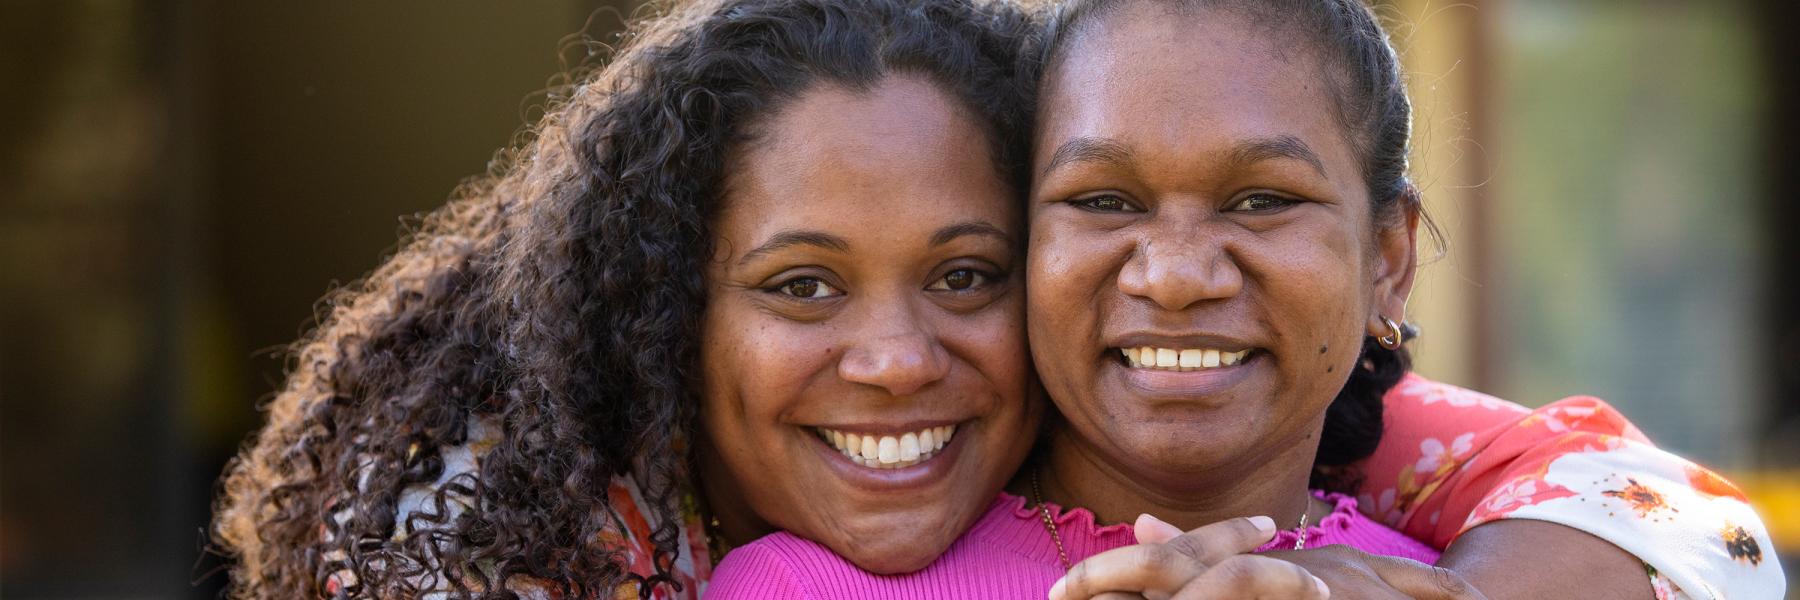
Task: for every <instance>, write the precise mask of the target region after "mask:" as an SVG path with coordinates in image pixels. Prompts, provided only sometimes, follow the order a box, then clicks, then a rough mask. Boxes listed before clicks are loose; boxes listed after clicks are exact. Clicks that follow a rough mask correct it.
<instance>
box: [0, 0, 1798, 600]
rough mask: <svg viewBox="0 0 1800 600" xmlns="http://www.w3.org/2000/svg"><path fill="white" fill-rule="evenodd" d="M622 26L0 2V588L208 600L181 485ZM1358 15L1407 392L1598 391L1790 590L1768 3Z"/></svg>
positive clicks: (1787, 396) (1785, 61)
mask: <svg viewBox="0 0 1800 600" xmlns="http://www.w3.org/2000/svg"><path fill="white" fill-rule="evenodd" d="M633 4H634V3H633V2H628V1H623V2H611V1H602V0H535V1H533V2H529V3H505V4H502V3H496V2H475V1H471V0H405V1H388V2H379V3H363V2H349V1H344V0H333V1H328V2H309V3H296V2H227V1H223V0H4V1H3V2H0V596H4V597H6V598H211V597H214V596H216V595H217V593H218V590H219V586H220V585H221V584H222V583H223V576H222V575H220V574H217V573H214V572H212V571H213V570H214V569H215V568H216V567H217V566H218V565H219V561H218V560H216V559H214V558H209V557H207V556H205V554H204V552H203V548H204V545H205V539H206V538H205V533H204V528H205V527H206V523H207V519H208V515H209V512H210V503H211V499H212V496H213V494H214V491H215V484H214V480H215V479H216V477H217V476H218V474H219V472H220V469H221V468H222V467H223V465H224V462H225V461H226V460H227V459H228V458H229V457H230V456H231V455H232V454H233V453H234V451H235V450H236V448H238V446H239V445H240V444H242V443H243V442H244V441H245V439H246V436H247V435H249V434H250V432H251V431H252V430H253V429H254V428H255V427H256V426H257V425H258V424H259V421H260V419H261V416H260V414H259V413H258V412H257V410H256V407H257V406H258V403H259V402H260V401H261V400H263V399H265V398H267V397H268V396H269V395H270V393H271V392H272V391H273V390H274V389H275V388H276V387H277V386H278V385H279V382H280V380H281V378H282V373H283V364H284V363H283V354H282V350H283V348H284V347H285V345H286V344H288V343H289V342H291V341H292V340H293V339H295V338H296V337H298V336H299V335H300V333H301V332H302V331H304V330H305V329H306V328H307V327H308V326H309V325H310V324H312V323H313V322H314V321H313V319H314V315H315V308H316V307H315V301H316V300H317V299H318V298H319V297H320V296H321V295H322V294H323V293H325V292H326V291H327V290H329V289H331V288H332V287H333V286H334V285H338V284H340V283H343V282H348V281H351V280H353V279H355V278H357V277H359V276H361V275H362V274H363V273H365V272H367V271H368V270H369V269H371V268H373V267H374V266H375V265H376V264H377V262H378V260H379V258H380V257H381V256H382V255H383V254H384V253H385V252H387V251H390V250H391V249H393V247H394V245H395V242H396V241H397V239H398V235H399V234H400V233H401V231H402V230H403V222H402V218H403V217H408V216H412V215H418V214H420V213H422V212H425V211H429V210H431V209H432V208H433V207H435V206H437V205H439V204H441V203H442V202H443V201H444V200H445V199H446V198H447V196H448V194H449V193H450V191H451V190H452V189H453V188H454V187H455V186H456V185H457V183H458V182H459V181H460V180H462V179H463V178H466V177H469V176H473V175H478V174H481V173H483V172H484V171H485V170H486V168H487V163H488V161H489V159H490V158H492V156H493V154H494V152H495V151H496V150H498V149H500V148H503V147H505V146H507V145H508V144H509V143H511V142H512V141H513V140H514V137H515V136H516V135H517V134H518V132H519V131H520V130H521V129H522V128H523V127H525V126H526V125H527V124H528V123H530V122H531V121H532V120H534V119H535V118H536V116H537V115H538V114H539V113H540V112H541V110H540V109H541V105H542V102H543V99H544V94H543V90H545V89H546V88H547V87H549V86H551V85H554V84H556V83H557V82H558V79H557V77H558V76H559V75H560V74H561V73H563V72H564V71H565V69H566V67H567V66H569V65H573V64H575V63H576V62H579V61H581V60H583V59H584V56H581V54H582V53H583V52H584V49H583V48H582V47H581V46H579V45H575V44H572V43H571V40H572V39H574V38H571V37H570V36H571V35H572V34H577V33H582V32H585V34H586V35H588V36H591V37H593V38H595V39H600V40H609V39H611V38H610V33H611V32H613V31H614V30H616V28H617V26H618V24H619V22H620V16H619V15H621V14H625V13H629V11H630V10H632V8H633V7H632V5H633ZM1381 10H1382V12H1383V13H1384V14H1385V15H1386V16H1388V17H1389V18H1390V20H1391V22H1392V29H1393V31H1394V34H1395V36H1396V38H1397V39H1398V40H1399V41H1400V42H1401V45H1402V47H1403V52H1404V53H1405V57H1406V61H1407V62H1408V65H1409V68H1410V69H1411V71H1412V75H1413V88H1414V95H1415V101H1416V102H1417V103H1418V105H1419V109H1418V118H1417V126H1418V130H1419V136H1418V141H1419V143H1418V156H1417V159H1416V161H1415V167H1416V169H1417V175H1418V177H1419V179H1420V181H1421V183H1423V184H1424V189H1425V192H1426V196H1427V198H1428V205H1429V206H1430V208H1431V210H1432V211H1434V214H1435V216H1436V217H1437V219H1438V221H1439V223H1440V224H1441V225H1442V226H1443V229H1444V230H1445V232H1446V233H1447V238H1448V242H1449V245H1448V250H1447V252H1446V253H1445V254H1444V255H1443V256H1442V257H1440V258H1438V259H1436V260H1435V261H1434V262H1432V263H1431V264H1430V265H1429V266H1428V267H1427V268H1426V270H1425V271H1424V275H1423V277H1422V280H1421V282H1420V287H1419V289H1418V291H1417V293H1415V295H1414V297H1413V302H1412V305H1411V307H1410V310H1411V316H1412V318H1413V319H1414V320H1415V321H1416V322H1418V323H1420V324H1421V325H1422V326H1423V327H1424V330H1425V337H1424V338H1423V339H1421V340H1420V341H1419V346H1420V348H1419V354H1420V355H1421V357H1422V358H1421V364H1420V370H1422V371H1423V372H1425V373H1426V374H1427V375H1429V376H1433V377H1436V378H1439V379H1443V380H1447V381H1450V382H1454V383H1458V384H1463V385H1467V386H1471V387H1475V388H1479V389H1482V390H1485V391H1489V392H1493V393H1496V394H1498V395H1500V396H1503V397H1506V398H1509V399H1512V400H1516V401H1519V402H1522V403H1525V404H1528V405H1540V404H1543V403H1546V402H1550V401H1554V400H1556V399H1558V398H1561V397H1563V396H1567V395H1572V394H1592V395H1597V396H1600V397H1603V398H1606V399H1608V400H1609V401H1611V402H1613V403H1614V404H1615V405H1617V406H1618V407H1619V408H1621V409H1622V410H1624V411H1625V413H1626V414H1628V415H1630V416H1631V417H1632V418H1633V419H1634V420H1635V421H1636V422H1637V423H1638V424H1639V425H1640V426H1641V427H1642V428H1643V429H1644V431H1645V432H1646V433H1648V434H1649V435H1650V437H1651V438H1652V439H1654V440H1656V441H1657V442H1658V443H1660V444H1661V445H1664V446H1666V447H1668V448H1671V449H1673V450H1675V451H1676V452H1679V453H1682V454H1685V455H1688V456H1691V457H1693V458H1695V459H1696V460H1698V461H1700V462H1702V463H1704V464H1707V465H1709V466H1712V467H1714V468H1717V469H1719V470H1721V471H1723V472H1725V473H1727V474H1729V475H1730V476H1731V477H1732V478H1734V479H1735V480H1736V481H1738V482H1739V483H1742V484H1744V486H1745V487H1746V488H1747V491H1749V492H1750V493H1751V494H1752V496H1753V498H1754V501H1755V502H1756V503H1757V504H1758V506H1759V509H1760V510H1761V511H1762V514H1763V515H1764V517H1765V518H1766V519H1767V520H1768V522H1769V524H1770V526H1771V527H1772V528H1773V529H1774V532H1773V533H1774V537H1775V539H1776V542H1777V544H1778V545H1781V548H1779V549H1778V550H1779V552H1780V554H1781V555H1782V556H1783V557H1784V558H1785V560H1786V562H1787V571H1788V573H1790V576H1793V575H1794V574H1795V573H1796V571H1800V564H1797V563H1796V562H1795V561H1796V559H1800V203H1797V202H1796V201H1795V200H1796V190H1795V189H1794V188H1795V185H1794V184H1790V183H1789V182H1788V180H1787V177H1790V176H1791V175H1789V173H1790V172H1789V171H1788V170H1787V168H1788V165H1786V164H1785V163H1786V161H1787V160H1789V159H1790V156H1791V152H1790V151H1789V148H1788V145H1789V140H1791V139H1795V138H1796V137H1800V113H1796V112H1795V111H1794V110H1793V109H1792V108H1790V107H1792V106H1796V105H1797V103H1800V35H1796V34H1800V25H1796V24H1800V9H1797V8H1794V7H1791V6H1790V5H1789V3H1787V2H1782V1H1779V0H1723V1H1720V0H1715V1H1698V0H1691V1H1682V0H1618V1H1602V0H1500V1H1480V0H1477V1H1474V2H1469V3H1454V4H1452V3H1446V2H1431V1H1427V0H1391V1H1387V2H1383V3H1381Z"/></svg>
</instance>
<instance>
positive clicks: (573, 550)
mask: <svg viewBox="0 0 1800 600" xmlns="http://www.w3.org/2000/svg"><path fill="white" fill-rule="evenodd" d="M1033 27H1034V25H1033V24H1032V23H1031V22H1030V18H1029V17H1028V15H1026V14H1024V13H1023V12H1022V11H1021V10H1020V9H1018V8H1016V7H1014V6H1010V5H1008V4H1006V3H999V2H996V3H992V4H986V3H977V2H970V1H967V0H914V1H908V0H859V1H858V2H853V3H840V2H832V1H830V0H724V1H717V2H708V3H704V4H699V5H689V6H685V7H680V8H677V9H674V10H667V11H664V12H663V14H660V15H653V16H651V17H649V18H646V19H643V20H641V21H639V22H637V23H636V24H635V26H633V27H632V28H631V30H630V32H629V33H628V34H627V36H626V38H625V44H624V46H623V48H624V49H623V50H621V51H620V52H618V53H617V54H616V55H615V56H614V57H613V59H612V60H611V62H610V64H606V65H604V66H602V67H599V68H595V69H593V70H592V71H590V72H589V74H587V75H585V76H583V77H582V78H581V81H579V82H578V83H577V84H575V85H573V86H570V88H569V90H568V92H567V93H566V94H564V95H563V98H562V99H561V100H559V101H558V102H556V103H555V105H554V106H553V108H552V109H551V110H550V111H549V112H548V113H547V115H546V116H545V117H544V118H543V120H542V121H541V122H540V123H539V124H538V125H537V126H536V127H534V128H533V130H532V131H531V134H532V135H531V136H530V137H529V139H528V141H526V142H524V144H523V145H522V146H521V147H520V148H519V149H518V150H517V151H515V152H511V153H508V154H504V155H503V159H502V160H499V161H496V165H497V166H496V167H495V168H494V169H493V170H492V172H491V173H490V174H489V175H488V176H487V177H485V178H482V179H479V180H476V181H475V182H472V183H469V184H466V185H465V186H464V187H463V188H461V189H459V190H458V191H457V193H456V194H455V195H454V197H453V199H452V200H451V201H450V202H449V204H448V205H446V206H445V207H443V208H441V209H439V210H437V211H436V212H435V213H433V214H431V215H430V216H428V217H427V218H425V219H424V220H423V222H422V223H421V226H420V227H419V228H418V229H417V231H416V232H415V233H413V234H412V235H410V236H409V238H408V240H407V241H406V242H405V243H404V244H403V245H402V246H401V248H400V250H398V251H397V252H396V253H395V254H394V255H393V256H392V257H390V258H389V259H388V260H387V261H386V262H385V263H384V264H382V265H381V266H380V267H379V268H377V269H376V270H375V271H374V272H373V273H371V274H370V275H369V276H368V277H366V278H365V279H363V280H361V281H360V282H358V283H356V284H354V285H351V286H349V287H346V288H344V289H342V290H339V291H337V292H335V293H334V294H332V295H331V296H329V297H328V298H327V299H326V301H325V302H326V304H325V306H326V307H327V308H328V312H327V313H326V314H325V315H324V316H323V319H322V321H321V323H320V325H319V326H318V327H317V328H316V329H315V330H313V331H312V332H311V333H310V334H308V335H307V336H306V337H305V338H303V339H302V340H300V341H299V342H297V343H296V344H295V346H294V347H293V350H292V353H291V363H290V366H289V376H288V379H287V381H286V383H285V386H284V387H283V388H282V389H281V390H280V392H279V393H278V394H277V395H276V396H275V397H274V399H273V400H272V401H271V402H269V403H268V405H267V407H266V410H267V412H268V423H267V425H266V426H265V427H264V428H263V430H262V431H261V432H260V434H259V435H257V437H256V438H255V441H254V443H252V444H250V445H249V446H247V447H246V448H245V450H244V451H243V452H242V453H241V454H240V455H239V457H238V458H237V459H236V460H234V461H233V462H232V464H231V465H230V466H229V467H227V470H226V473H225V477H224V479H223V495H222V498H221V499H220V501H219V504H218V506H217V511H216V522H215V524H214V531H215V538H216V542H217V544H218V546H219V547H220V549H221V550H222V551H223V552H224V553H226V554H227V555H229V556H231V557H232V558H233V559H234V560H235V565H234V567H233V571H232V578H233V590H232V594H233V596H234V597H239V598H265V597H282V598H286V597H293V596H296V595H300V594H306V595H310V596H312V597H321V596H338V597H412V596H415V595H417V594H418V593H419V592H420V591H422V590H446V591H449V592H451V593H452V595H453V596H457V597H494V598H500V597H512V596H513V594H512V593H511V592H509V591H508V590H507V589H506V588H507V585H508V583H509V582H511V581H514V578H515V577H526V578H532V579H535V580H540V581H546V582H549V583H551V584H552V585H553V589H555V590H556V591H558V592H560V593H561V594H562V595H563V596H564V597H590V596H608V597H609V596H611V595H613V593H614V591H615V590H616V589H618V587H619V586H620V585H622V584H623V585H629V584H631V583H636V584H637V590H638V592H639V593H640V594H642V595H648V593H649V592H650V591H651V590H652V589H655V588H656V587H658V586H679V585H681V584H680V582H679V581H677V580H676V579H675V577H674V576H673V575H672V573H671V570H672V564H673V561H674V558H675V556H676V550H677V547H678V544H679V542H680V540H679V539H678V538H679V536H680V534H681V532H680V529H679V524H680V523H681V520H682V519H681V518H680V506H679V504H680V502H681V498H682V496H683V494H685V493H687V491H688V489H689V488H688V480H687V473H688V470H689V469H688V464H687V463H688V460H689V459H688V456H687V450H686V448H685V441H686V440H687V438H688V436H689V435H690V432H691V431H692V421H693V418H694V411H695V406H696V404H697V403H696V401H695V397H694V390H695V389H696V386H697V381H696V378H697V377H698V375H699V373H700V372H701V370H700V369H699V365H698V364H697V357H698V345H699V343H700V340H699V327H698V322H699V316H700V315H701V313H702V311H703V310H704V308H705V302H706V294H705V289H706V287H705V281H704V280H703V279H702V276H701V274H702V272H703V268H702V266H703V261H705V260H708V259H709V258H710V257H711V255H712V247H711V242H712V235H711V233H710V228H709V224H710V223H711V220H712V218H713V215H714V214H715V213H716V211H717V209H718V207H719V199H720V197H721V195H722V192H723V185H724V179H725V171H726V168H727V163H728V160H729V159H730V156H731V153H732V152H734V151H738V150H740V149H743V148H747V147H749V146H753V145H754V143H755V140H756V137H757V132H756V131H755V127H756V125H757V123H759V122H761V121H762V120H765V119H766V118H767V117H768V116H769V115H770V114H771V113H772V112H773V111H775V110H778V109H779V107H780V106H781V104H782V103H783V102H784V101H786V100H788V99H791V98H793V97H794V96H796V95H798V94H800V93H801V92H803V91H805V90H806V89H809V87H811V86H815V85H818V84H821V83H824V82H829V83H834V84H838V85H844V86H847V87H850V88H852V89H868V88H869V87H870V86H872V85H873V84H875V83H876V82H878V81H879V80H880V79H881V78H882V77H883V76H884V75H885V74H887V73H890V72H894V71H906V72H909V73H917V74H922V75H925V76H927V77H929V78H931V79H932V80H933V81H935V82H937V83H938V84H939V85H940V86H942V88H943V89H945V90H946V91H947V92H949V93H951V94H952V95H953V96H954V97H956V98H958V99H959V100H961V101H962V103H963V104H964V105H965V106H966V108H968V109H969V110H970V111H971V112H972V113H973V114H974V115H975V116H977V117H978V118H979V120H980V121H981V122H983V123H985V124H988V125H989V126H990V128H991V129H990V131H988V133H989V138H990V141H991V142H992V146H993V148H992V151H993V155H994V156H995V157H997V161H998V164H997V165H996V166H997V168H998V169H999V170H1000V171H1001V173H1002V175H1003V176H1004V177H1005V178H1006V179H1007V180H1008V181H1009V182H1012V183H1014V184H1016V185H1019V186H1020V187H1019V188H1018V189H1023V182H1024V177H1025V171H1024V166H1023V160H1022V156H1021V153H1022V149H1023V148H1024V145H1025V144H1024V138H1023V134H1024V133H1025V116H1026V115H1028V114H1030V113H1029V107H1028V106H1027V102H1028V99H1029V93H1028V92H1029V88H1030V86H1029V85H1027V83H1026V82H1024V81H1022V80H1021V78H1020V77H1019V76H1018V59H1019V57H1020V56H1021V48H1022V47H1023V45H1024V44H1025V43H1026V40H1027V39H1028V38H1029V37H1030V36H1031V35H1032V32H1033ZM477 419H484V420H487V421H488V422H494V423H498V424H499V425H498V427H499V429H500V434H499V436H498V437H499V442H498V443H497V444H496V445H494V446H493V447H492V448H491V449H488V450H486V452H485V454H484V455H483V457H482V458H481V460H480V461H479V467H478V468H477V469H476V470H475V471H474V472H471V473H463V474H461V475H458V476H456V477H453V478H450V479H449V480H448V481H439V480H440V479H442V478H443V476H444V473H445V472H446V471H445V457H444V455H443V452H444V451H446V450H448V449H451V448H456V447H459V446H462V445H464V444H466V443H467V442H468V441H469V439H470V435H471V427H472V422H474V421H475V420H477ZM619 476H624V477H631V478H633V480H634V481H635V482H636V483H637V484H638V485H639V486H640V488H641V489H642V490H643V495H644V496H645V498H646V502H647V504H648V506H645V507H644V508H645V509H646V511H648V512H650V513H651V514H652V515H653V516H655V517H657V518H656V519H654V521H655V522H656V523H658V526H657V528H656V529H655V531H654V532H653V533H652V534H651V536H650V538H651V540H652V542H653V545H654V548H655V549H654V553H655V555H656V556H654V557H653V558H654V560H653V561H652V562H653V564H655V566H656V568H655V572H653V573H634V572H630V570H629V569H627V567H626V566H625V565H626V564H628V563H627V562H626V561H625V560H624V559H625V558H626V557H624V556H622V552H623V551H622V550H621V549H620V548H618V547H613V546H609V544H608V543H607V542H606V541H604V540H605V539H607V537H606V534H607V533H608V532H617V531H620V530H621V529H622V524H620V523H616V522H613V521H615V520H616V519H615V518H614V517H613V516H612V515H613V514H614V513H613V512H612V510H610V509H611V504H610V502H609V500H608V496H607V490H608V487H609V483H610V482H611V481H612V478H614V477H619ZM421 486H424V487H425V488H428V489H430V490H431V492H430V494H429V497H428V498H427V499H426V500H425V502H424V506H423V508H421V509H419V510H415V511H410V512H406V513H404V514H403V512H402V510H401V509H400V504H401V500H402V496H403V492H405V491H406V490H408V489H409V488H410V489H419V488H420V487H421Z"/></svg>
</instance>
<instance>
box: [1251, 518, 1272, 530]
mask: <svg viewBox="0 0 1800 600" xmlns="http://www.w3.org/2000/svg"><path fill="white" fill-rule="evenodd" d="M1250 524H1251V525H1255V526H1256V530H1257V531H1261V532H1263V533H1268V532H1271V531H1275V520H1274V519H1271V518H1268V517H1264V516H1261V515H1258V516H1254V517H1250Z"/></svg>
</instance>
